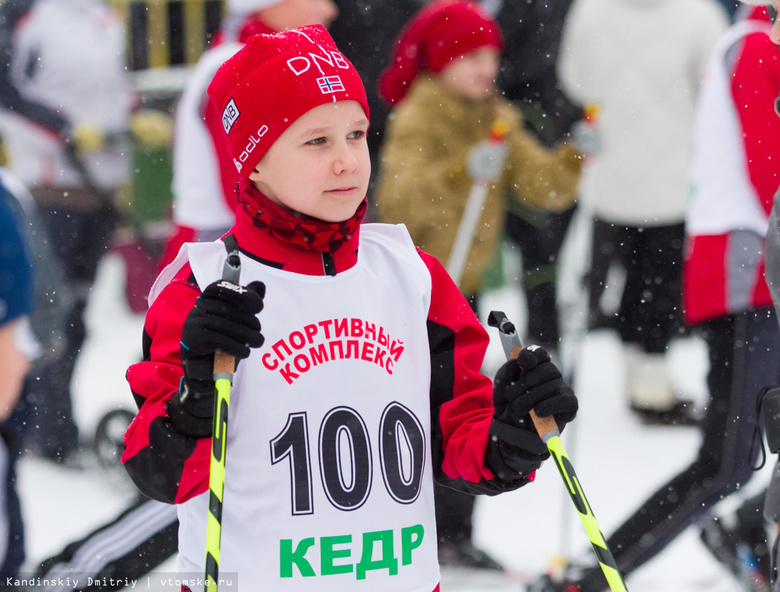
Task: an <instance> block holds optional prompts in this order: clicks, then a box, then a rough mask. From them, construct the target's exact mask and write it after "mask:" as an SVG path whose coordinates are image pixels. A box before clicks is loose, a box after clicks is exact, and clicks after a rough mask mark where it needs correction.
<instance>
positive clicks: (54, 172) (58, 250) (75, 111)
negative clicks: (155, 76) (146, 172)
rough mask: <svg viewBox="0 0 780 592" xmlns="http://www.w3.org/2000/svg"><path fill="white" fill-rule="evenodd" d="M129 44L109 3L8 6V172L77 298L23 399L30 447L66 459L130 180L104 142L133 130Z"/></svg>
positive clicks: (2, 71) (3, 63)
mask: <svg viewBox="0 0 780 592" xmlns="http://www.w3.org/2000/svg"><path fill="white" fill-rule="evenodd" d="M124 47H125V36H124V27H123V25H122V22H121V20H120V19H119V17H118V15H117V14H116V13H115V11H114V10H113V9H112V8H111V7H110V6H108V5H107V4H105V3H103V2H102V1H101V0H6V1H5V2H3V3H2V4H1V5H0V56H2V59H0V134H2V137H3V141H4V145H5V148H6V151H7V155H8V168H9V170H11V171H12V172H13V173H14V174H15V175H16V176H17V177H18V178H19V179H20V180H21V181H22V182H23V183H24V184H25V185H26V186H27V187H28V188H29V190H30V192H31V193H32V195H33V197H34V198H35V201H36V203H37V206H38V210H39V213H40V217H41V219H42V221H43V223H44V225H45V226H46V227H47V228H48V229H49V234H50V236H51V241H52V245H53V247H54V251H55V254H56V255H57V256H58V257H59V259H60V261H61V263H62V265H63V269H64V272H65V281H66V283H67V284H68V286H69V287H70V288H71V291H72V293H73V296H74V301H73V305H72V307H71V309H70V311H69V313H68V319H67V323H66V325H67V331H66V335H65V345H64V348H63V353H62V356H61V358H60V359H59V360H58V363H56V364H50V365H48V366H46V368H45V370H44V371H43V373H42V374H41V375H38V376H36V380H35V381H31V387H30V389H29V390H28V391H27V392H26V393H25V395H24V396H25V399H26V400H27V401H29V402H30V403H31V405H32V406H33V407H34V408H35V414H36V415H35V425H36V426H38V427H37V429H36V430H31V432H30V434H29V436H28V437H29V441H28V444H29V445H30V447H37V448H38V450H39V452H40V453H41V455H42V456H44V457H46V458H50V459H52V460H57V461H62V460H65V459H67V457H68V456H70V455H71V454H72V453H74V452H75V451H77V450H78V447H79V433H78V427H77V425H76V423H75V422H74V420H73V413H72V407H71V398H70V382H71V378H72V375H73V370H74V366H75V363H76V359H77V357H78V354H79V351H80V348H81V345H82V343H83V342H84V339H85V335H86V327H85V323H84V310H85V308H86V304H87V299H88V296H89V292H90V290H91V286H92V283H93V282H94V279H95V275H96V272H97V266H98V262H99V260H100V258H101V257H102V256H103V254H104V253H105V252H106V251H107V247H108V242H109V238H110V236H111V232H112V230H113V228H114V224H115V222H116V219H115V218H114V216H113V210H112V208H111V204H106V201H107V199H106V196H110V195H112V194H113V192H114V191H115V190H116V189H117V188H118V187H121V186H123V185H126V184H127V182H128V177H129V170H130V168H129V161H128V158H127V156H128V150H127V149H123V148H122V147H120V146H116V145H110V144H109V143H107V142H105V139H106V137H108V136H109V135H111V134H113V133H115V132H116V133H121V132H124V131H125V130H128V129H129V128H130V126H131V112H132V109H133V107H134V101H135V94H134V93H133V92H132V89H131V87H130V84H129V79H128V78H127V74H126V71H125V52H124ZM72 158H77V159H79V161H80V162H81V163H82V164H83V166H84V168H85V170H86V171H87V173H88V174H89V176H90V177H91V180H92V183H93V184H94V185H95V186H97V187H98V188H99V190H100V191H99V192H98V191H95V190H93V189H94V188H93V187H90V184H89V183H86V182H85V179H84V176H83V174H82V173H81V172H80V171H79V170H78V168H76V167H74V166H73V160H72Z"/></svg>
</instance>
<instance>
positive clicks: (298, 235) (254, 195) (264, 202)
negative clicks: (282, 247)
mask: <svg viewBox="0 0 780 592" xmlns="http://www.w3.org/2000/svg"><path fill="white" fill-rule="evenodd" d="M236 199H237V200H238V203H239V205H240V206H241V207H242V208H243V209H244V210H245V211H246V212H247V213H248V214H249V216H250V217H251V218H252V224H253V225H254V226H255V227H257V228H261V229H263V230H265V231H266V232H268V233H269V234H270V235H271V236H273V237H274V238H276V239H278V240H281V241H284V242H288V243H292V244H294V245H297V246H299V247H303V248H306V249H313V250H315V251H319V252H320V253H333V252H335V251H336V250H337V249H338V248H339V247H341V246H342V245H343V244H344V243H346V242H347V241H348V240H349V238H350V236H352V235H353V234H354V233H355V232H357V230H358V227H359V226H360V222H361V221H362V220H363V216H364V215H365V213H366V209H367V208H368V200H366V199H363V201H362V202H361V204H360V205H359V206H358V209H357V211H356V212H355V214H354V215H353V216H352V217H351V218H349V219H348V220H344V221H343V222H324V221H323V220H318V219H316V218H310V217H309V216H304V215H302V214H294V213H293V212H290V211H289V210H286V209H284V208H283V207H281V206H280V205H278V204H275V203H274V202H272V201H271V200H270V199H268V198H267V197H266V196H265V195H263V194H262V193H261V192H260V191H258V190H257V188H256V187H255V186H254V184H253V183H252V181H250V180H249V179H241V181H240V183H239V186H238V189H237V191H236Z"/></svg>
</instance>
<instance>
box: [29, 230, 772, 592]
mask: <svg viewBox="0 0 780 592" xmlns="http://www.w3.org/2000/svg"><path fill="white" fill-rule="evenodd" d="M585 219H586V218H585V217H584V216H580V217H578V218H576V219H575V224H574V227H573V230H572V232H570V234H569V238H568V240H567V243H566V245H565V248H564V258H563V266H562V272H561V285H562V290H561V292H562V297H561V299H562V300H564V307H563V310H564V311H565V312H566V314H565V315H564V324H565V325H566V326H567V327H570V328H571V327H575V326H578V325H579V323H578V319H579V314H578V312H577V311H578V310H581V306H580V305H581V302H580V299H581V294H580V293H579V291H578V289H577V286H578V279H579V275H580V273H581V271H582V268H583V266H584V262H585V258H586V254H585V245H586V244H587V241H586V235H587V223H585ZM507 255H508V256H507V257H506V265H505V267H506V269H507V272H508V274H509V276H510V277H509V279H508V281H509V283H510V284H511V285H509V286H506V287H504V288H502V289H500V290H496V291H493V292H489V293H487V294H486V295H485V297H484V301H483V310H482V311H481V318H482V319H483V321H484V319H485V318H486V317H487V313H488V312H489V311H490V310H493V309H495V310H502V311H504V312H506V313H507V315H508V316H509V318H510V319H511V320H513V321H514V322H515V323H516V324H517V325H518V327H520V328H521V332H522V328H523V327H524V325H525V318H526V313H525V303H524V300H523V298H522V295H521V293H520V291H519V290H518V288H517V284H516V283H515V282H514V281H512V279H511V276H512V275H513V274H516V270H517V269H518V266H519V262H518V260H517V259H516V258H515V256H514V255H513V253H511V252H509V251H507ZM124 274H125V270H124V263H123V261H122V259H121V258H119V257H118V256H117V255H114V254H112V255H109V256H108V257H106V258H105V260H104V262H103V263H102V265H101V268H100V273H99V278H98V281H97V284H96V287H95V291H94V294H93V296H92V300H91V302H90V305H89V309H88V328H89V339H88V341H87V343H86V346H85V350H84V353H83V355H82V357H81V358H80V361H79V364H78V367H77V371H76V375H75V379H74V389H73V392H74V404H75V413H76V417H77V421H78V423H79V425H80V427H81V428H82V430H83V431H84V433H85V434H87V435H89V434H91V432H92V430H93V429H94V427H95V425H96V423H97V421H98V420H99V418H100V417H101V416H102V415H103V414H104V413H105V412H107V411H109V410H111V409H114V408H116V407H124V408H127V409H131V410H132V409H133V401H132V397H131V395H130V392H129V389H128V387H127V384H126V382H125V379H124V372H125V369H126V368H127V366H128V365H130V364H132V363H133V362H135V361H137V359H139V358H140V355H141V330H142V324H143V317H142V315H138V314H133V313H132V312H130V310H129V309H128V307H127V305H126V301H125V298H124V277H125V275H124ZM567 333H568V334H569V337H568V338H567V344H568V346H567V347H566V348H564V350H566V349H570V350H576V355H575V356H574V357H573V359H574V370H575V373H574V377H575V378H574V387H575V391H576V392H577V395H578V396H579V398H580V413H579V416H578V419H577V420H576V422H575V423H574V424H573V425H572V426H571V427H570V428H569V429H568V430H567V431H566V433H565V434H564V437H563V441H564V444H565V445H566V447H567V449H568V452H569V455H570V457H571V459H572V462H573V464H574V467H575V469H576V471H577V474H578V476H579V477H580V480H581V481H582V485H583V488H584V490H585V493H586V495H587V497H588V499H589V501H590V504H591V506H592V508H593V510H594V513H595V515H596V518H597V519H598V521H599V524H600V525H601V528H602V530H603V532H604V533H605V535H607V536H608V535H609V534H610V533H611V532H612V531H613V530H614V529H615V527H616V526H618V525H619V524H620V523H621V521H622V520H623V519H624V518H626V517H627V516H628V515H629V514H631V513H632V512H633V511H634V510H635V509H636V508H637V507H638V506H639V504H640V503H641V502H642V501H643V500H644V499H645V498H646V496H647V495H648V494H650V493H651V492H652V491H654V490H655V488H656V487H657V486H659V485H661V483H663V482H664V481H665V480H666V479H668V478H669V477H671V476H672V475H674V474H675V473H677V472H678V471H679V470H681V469H682V468H684V467H685V466H687V465H688V464H689V463H690V462H691V461H692V460H693V459H694V457H695V454H696V451H697V449H698V446H699V442H700V436H699V432H698V430H696V429H695V428H683V427H648V426H644V425H642V424H641V423H640V422H639V421H638V419H637V418H636V417H634V416H633V415H632V414H631V413H630V411H629V410H628V408H627V404H626V399H625V397H624V394H623V392H622V389H621V385H622V379H623V361H622V352H621V349H620V344H619V342H618V340H617V338H616V337H615V336H614V335H613V334H610V333H608V332H597V333H592V334H589V335H587V336H581V338H579V339H577V337H576V331H571V330H568V331H567ZM491 336H492V340H493V341H492V343H491V348H490V350H489V352H488V356H487V359H486V364H485V367H486V371H488V372H490V373H492V372H494V371H495V369H496V368H497V367H498V366H499V365H500V363H501V362H502V360H503V353H502V350H501V347H500V344H499V343H498V337H497V335H496V334H495V330H491ZM572 344H573V346H572ZM570 359H572V358H570ZM670 362H671V363H670V371H671V373H672V375H673V377H674V379H675V381H676V383H677V385H678V386H679V388H680V389H681V390H682V391H683V392H684V393H686V394H687V395H689V396H692V397H693V398H694V399H695V400H697V401H698V402H699V403H700V404H706V398H707V397H706V389H705V383H704V378H705V373H706V371H707V360H706V349H705V347H704V345H703V343H702V342H700V341H699V340H697V339H695V338H691V339H686V340H683V341H680V342H677V343H675V344H674V345H673V347H672V349H671V360H670ZM773 460H774V459H770V462H768V463H767V465H768V466H767V467H766V468H765V469H763V470H762V471H761V472H760V473H758V474H757V475H756V476H755V477H754V479H753V480H752V481H751V482H750V483H749V484H748V486H747V487H746V488H745V491H743V492H739V493H738V494H736V495H735V496H732V497H731V498H728V499H726V500H724V501H723V502H722V503H721V504H720V505H719V506H718V507H717V508H716V512H717V513H727V512H728V511H729V509H733V508H734V507H735V506H736V505H737V504H738V502H739V500H740V499H741V498H742V497H743V496H745V495H747V494H749V493H751V492H755V491H757V490H758V489H760V488H761V487H762V486H764V485H765V484H766V483H767V482H768V478H769V473H770V465H771V464H772V461H773ZM19 470H20V495H21V498H22V503H23V511H24V515H25V521H26V527H27V554H28V561H29V562H30V565H33V564H35V563H37V562H38V561H40V560H42V559H44V558H45V557H48V556H49V555H52V554H54V553H57V552H59V551H60V550H61V549H62V547H63V546H64V545H65V544H67V543H68V542H70V541H73V540H76V539H77V538H79V537H81V536H83V535H84V534H85V533H87V532H89V531H90V530H91V529H92V528H94V527H96V526H98V525H100V524H101V523H103V522H105V521H107V520H109V519H110V518H112V517H113V516H115V515H116V514H117V513H118V512H119V511H120V510H121V509H122V508H124V507H125V506H126V504H127V503H129V501H130V500H131V499H132V497H133V489H132V486H131V485H129V483H128V482H127V481H126V480H125V479H124V477H123V476H122V474H121V473H117V474H111V473H106V472H105V471H101V470H100V469H97V468H94V469H88V470H83V471H79V470H73V469H66V468H63V467H58V466H55V465H53V464H51V463H47V462H44V461H42V460H40V459H37V458H35V457H33V456H31V455H27V456H25V457H24V458H23V459H22V461H21V463H20V469H19ZM474 541H475V543H476V544H477V545H478V546H480V547H482V548H484V549H485V550H487V551H488V552H489V553H490V554H492V555H493V556H495V557H496V558H497V559H498V560H499V561H501V562H502V563H503V564H504V565H506V566H507V567H508V568H509V569H510V570H511V571H512V572H513V573H514V574H515V575H516V576H517V581H513V582H509V581H502V580H496V579H490V578H486V579H485V580H484V581H476V580H473V579H469V578H467V577H463V575H462V574H459V573H453V572H447V573H445V574H444V579H443V583H442V591H443V592H448V591H449V592H451V591H467V590H475V591H479V590H495V591H497V592H501V591H503V590H515V591H517V590H520V589H521V585H520V583H519V581H520V580H521V579H523V578H526V577H532V576H535V575H536V574H539V573H542V572H544V571H546V570H547V569H549V568H550V566H551V565H553V563H554V561H555V559H556V558H557V557H560V556H566V557H569V558H572V559H575V560H576V559H578V558H583V557H584V558H589V556H588V554H589V553H591V551H590V548H589V545H588V543H587V539H586V537H585V535H584V533H583V529H582V527H581V525H580V522H579V519H578V517H577V514H576V513H575V512H574V510H573V507H572V504H571V501H570V499H569V498H568V496H567V495H566V493H565V491H564V488H563V485H562V481H561V478H560V476H559V474H558V471H557V470H556V468H555V466H554V465H553V464H552V463H551V462H548V463H546V464H545V466H543V467H542V469H541V470H540V471H539V473H538V475H537V479H536V482H535V483H533V484H531V485H529V486H527V487H525V488H523V489H521V490H519V491H516V492H513V493H510V494H505V495H501V496H498V497H494V498H485V497H481V498H480V499H479V500H478V501H477V506H476V514H475V533H474ZM173 570H174V568H173V564H172V563H171V562H170V561H169V562H167V563H166V564H164V565H163V566H162V567H161V568H160V570H159V571H161V572H165V571H169V572H173ZM627 584H628V588H629V589H630V590H632V591H633V592H689V591H701V590H708V591H713V592H727V591H737V590H740V589H741V587H740V586H739V584H738V583H737V582H736V581H735V580H734V579H733V578H732V576H731V574H730V573H729V572H728V571H727V570H725V569H724V568H723V567H722V566H721V565H720V564H718V563H717V562H716V561H715V560H714V559H713V558H712V557H711V556H710V555H709V554H708V552H707V551H706V550H705V549H704V547H703V546H702V545H701V543H700V542H699V540H698V530H697V529H695V528H691V529H688V531H687V532H685V533H684V534H683V535H682V536H680V537H679V538H678V539H677V540H676V541H675V542H674V543H673V544H671V545H670V546H669V547H668V548H667V549H666V550H665V551H664V552H662V553H661V554H660V555H659V556H658V557H657V558H655V559H654V560H652V561H650V562H649V563H647V564H646V565H645V566H643V567H642V568H641V569H639V570H638V571H636V572H635V573H634V574H632V576H631V577H630V578H629V579H628V580H627ZM136 589H138V588H136Z"/></svg>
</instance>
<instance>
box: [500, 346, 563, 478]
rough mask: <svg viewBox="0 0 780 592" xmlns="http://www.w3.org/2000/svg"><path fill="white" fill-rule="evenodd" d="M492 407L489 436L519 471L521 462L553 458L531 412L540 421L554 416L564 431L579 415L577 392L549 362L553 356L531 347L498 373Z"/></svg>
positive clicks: (510, 463) (508, 463)
mask: <svg viewBox="0 0 780 592" xmlns="http://www.w3.org/2000/svg"><path fill="white" fill-rule="evenodd" d="M493 406H494V407H495V415H494V416H493V423H492V425H491V427H490V433H491V434H492V435H493V436H494V438H493V440H494V441H496V442H498V444H499V445H500V450H501V452H502V457H503V458H504V461H505V462H506V464H507V465H509V466H510V467H513V466H518V470H520V469H519V465H521V464H524V463H519V462H518V461H520V460H525V461H536V462H541V461H542V460H544V459H546V458H547V457H549V455H550V453H549V452H548V451H547V447H546V446H545V444H544V442H542V439H541V438H540V437H539V435H538V434H537V433H536V428H535V427H534V425H533V422H532V420H531V416H530V411H531V409H533V410H534V411H535V412H536V414H537V415H538V416H540V417H545V416H549V415H552V416H553V417H554V418H555V422H556V423H557V424H558V429H559V430H561V431H562V430H563V428H564V426H565V425H566V424H567V423H569V422H570V421H571V420H572V419H574V417H575V416H576V415H577V408H578V403H577V397H575V396H574V391H572V389H571V387H570V386H569V385H568V384H566V382H565V381H564V380H563V378H562V377H561V372H560V370H558V368H557V367H556V366H555V364H553V363H552V362H551V361H550V354H548V353H547V351H546V350H545V349H544V348H542V347H538V346H530V347H528V348H525V349H523V350H522V351H521V352H520V355H519V356H518V357H517V359H513V360H509V361H508V362H506V363H505V364H504V365H503V366H502V367H501V368H500V369H499V370H498V372H497V373H496V378H495V380H494V381H493ZM507 445H508V446H507ZM523 468H524V469H525V468H526V467H525V466H524V467H523Z"/></svg>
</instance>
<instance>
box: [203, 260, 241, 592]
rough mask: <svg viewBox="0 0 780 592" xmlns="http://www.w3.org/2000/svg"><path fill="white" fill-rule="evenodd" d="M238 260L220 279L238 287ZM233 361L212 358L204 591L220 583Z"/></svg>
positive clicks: (223, 356)
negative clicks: (212, 375) (212, 408)
mask: <svg viewBox="0 0 780 592" xmlns="http://www.w3.org/2000/svg"><path fill="white" fill-rule="evenodd" d="M240 273H241V260H240V259H239V257H238V245H236V246H235V248H234V249H233V250H231V251H230V253H229V254H228V258H227V260H226V261H225V267H224V269H223V272H222V279H224V280H228V281H231V282H234V283H238V279H239V276H240ZM235 367H236V365H235V360H234V359H233V356H231V355H230V354H226V353H225V352H221V351H217V352H216V353H215V354H214V382H215V385H216V391H217V392H216V397H215V398H214V423H213V429H212V432H211V464H210V465H209V513H208V517H207V522H206V573H205V583H206V590H209V592H216V591H217V588H218V584H217V582H219V554H220V549H221V547H222V496H223V494H224V492H225V452H226V445H227V427H228V408H229V407H230V387H231V385H232V384H233V372H234V370H235Z"/></svg>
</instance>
